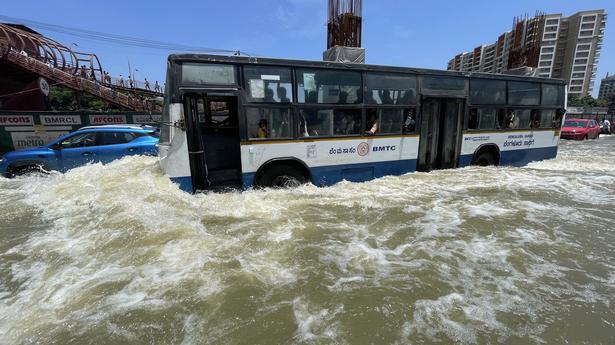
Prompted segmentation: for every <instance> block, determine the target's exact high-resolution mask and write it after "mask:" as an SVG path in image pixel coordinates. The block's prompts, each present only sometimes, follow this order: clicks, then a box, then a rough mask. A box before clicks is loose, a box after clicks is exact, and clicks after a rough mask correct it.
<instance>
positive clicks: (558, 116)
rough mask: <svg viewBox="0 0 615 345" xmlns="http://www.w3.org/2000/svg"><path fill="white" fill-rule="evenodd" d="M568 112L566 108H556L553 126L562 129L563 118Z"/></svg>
mask: <svg viewBox="0 0 615 345" xmlns="http://www.w3.org/2000/svg"><path fill="white" fill-rule="evenodd" d="M564 114H566V109H557V110H555V114H554V116H553V124H552V127H553V128H557V129H560V128H561V127H562V118H563V117H564Z"/></svg>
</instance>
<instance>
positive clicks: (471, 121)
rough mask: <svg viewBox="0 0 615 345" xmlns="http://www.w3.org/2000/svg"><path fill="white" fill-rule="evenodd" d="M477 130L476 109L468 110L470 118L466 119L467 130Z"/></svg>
mask: <svg viewBox="0 0 615 345" xmlns="http://www.w3.org/2000/svg"><path fill="white" fill-rule="evenodd" d="M477 128H478V110H477V109H476V108H472V109H470V116H469V118H468V129H477Z"/></svg>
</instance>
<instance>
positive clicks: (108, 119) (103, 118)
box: [90, 115, 126, 125]
mask: <svg viewBox="0 0 615 345" xmlns="http://www.w3.org/2000/svg"><path fill="white" fill-rule="evenodd" d="M117 123H126V116H124V115H90V124H92V125H103V124H117Z"/></svg>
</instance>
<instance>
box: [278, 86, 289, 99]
mask: <svg viewBox="0 0 615 345" xmlns="http://www.w3.org/2000/svg"><path fill="white" fill-rule="evenodd" d="M278 98H280V103H290V99H289V98H288V97H287V96H286V88H284V87H282V86H278Z"/></svg>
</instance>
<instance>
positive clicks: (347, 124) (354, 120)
mask: <svg viewBox="0 0 615 345" xmlns="http://www.w3.org/2000/svg"><path fill="white" fill-rule="evenodd" d="M333 127H334V131H333V133H334V135H356V134H361V110H360V109H335V111H334V113H333Z"/></svg>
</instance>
